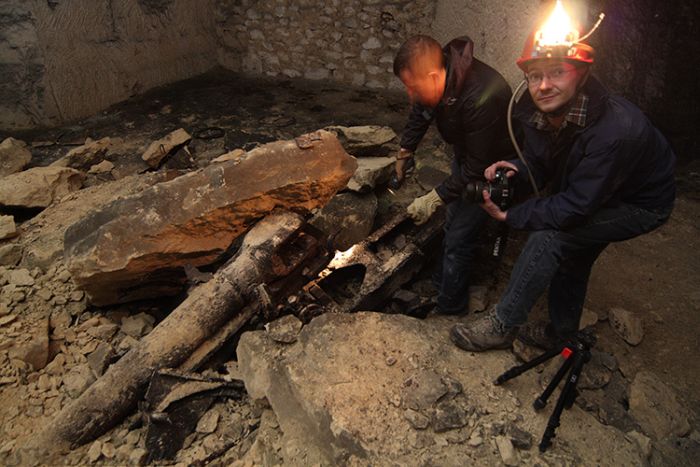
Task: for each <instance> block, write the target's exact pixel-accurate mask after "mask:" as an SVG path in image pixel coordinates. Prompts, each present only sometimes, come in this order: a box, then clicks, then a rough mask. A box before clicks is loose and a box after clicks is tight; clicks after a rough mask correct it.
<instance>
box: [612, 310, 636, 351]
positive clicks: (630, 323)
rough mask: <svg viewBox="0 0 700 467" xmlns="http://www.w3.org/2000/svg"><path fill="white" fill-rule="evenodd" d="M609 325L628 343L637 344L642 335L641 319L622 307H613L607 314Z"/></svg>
mask: <svg viewBox="0 0 700 467" xmlns="http://www.w3.org/2000/svg"><path fill="white" fill-rule="evenodd" d="M608 319H609V320H610V326H612V328H613V329H614V330H615V332H616V333H617V335H618V336H620V337H622V338H623V339H624V340H625V342H627V343H628V344H630V345H638V344H639V343H640V342H642V338H643V337H644V328H643V326H642V320H641V319H640V318H639V317H638V316H636V315H635V314H634V313H632V312H630V311H627V310H625V309H624V308H613V309H611V310H610V314H609V315H608Z"/></svg>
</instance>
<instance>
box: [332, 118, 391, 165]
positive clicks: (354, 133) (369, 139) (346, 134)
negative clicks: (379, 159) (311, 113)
mask: <svg viewBox="0 0 700 467" xmlns="http://www.w3.org/2000/svg"><path fill="white" fill-rule="evenodd" d="M326 129H327V130H329V131H332V132H333V133H335V134H336V136H338V139H339V140H340V144H342V145H343V147H344V148H345V150H346V151H347V152H348V154H352V155H353V156H357V157H360V156H386V155H389V154H390V153H392V152H394V151H398V149H399V144H398V138H397V136H396V133H394V130H392V129H391V128H389V127H386V126H378V125H365V126H350V127H347V126H331V127H327V128H326Z"/></svg>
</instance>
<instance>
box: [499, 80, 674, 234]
mask: <svg viewBox="0 0 700 467" xmlns="http://www.w3.org/2000/svg"><path fill="white" fill-rule="evenodd" d="M581 92H583V93H585V95H587V96H588V98H589V103H588V109H587V116H586V123H585V125H584V127H582V128H581V127H577V126H575V125H572V127H573V128H568V129H569V130H572V131H569V132H568V134H567V136H566V140H565V141H564V142H563V144H564V145H565V148H564V150H563V151H557V153H558V154H559V156H558V157H553V156H552V154H553V153H554V146H555V145H554V141H555V140H554V135H553V132H552V131H549V130H547V129H542V130H538V129H537V127H536V125H535V123H534V122H533V121H532V116H533V114H534V112H535V111H536V110H537V109H536V107H535V104H534V102H533V100H532V98H531V97H530V94H529V93H525V94H524V95H523V97H522V98H521V99H520V101H519V102H518V104H517V105H516V106H515V111H514V117H515V118H516V119H517V120H518V121H519V122H520V123H521V125H522V129H523V132H524V136H525V146H524V150H523V155H524V157H525V159H526V160H527V162H528V165H529V166H530V169H531V170H532V173H533V176H534V178H535V181H536V183H537V185H539V187H543V186H544V185H545V184H546V183H550V185H551V182H552V180H556V181H555V182H554V184H555V185H557V186H550V188H549V190H550V193H551V195H550V196H547V197H543V198H533V199H529V200H527V201H525V202H524V203H522V204H519V205H516V206H513V207H511V208H510V209H509V210H508V214H507V218H506V222H507V223H508V224H509V225H510V226H511V227H514V228H518V229H526V230H541V229H566V228H569V227H574V226H576V225H580V224H582V223H584V222H585V221H586V219H587V218H588V217H589V216H590V215H592V214H593V213H595V212H596V211H597V210H599V209H601V208H604V207H615V206H619V205H620V204H623V203H624V204H631V205H634V206H638V207H640V208H643V209H648V210H662V209H667V208H669V207H670V206H671V205H672V204H673V201H674V198H675V184H674V178H673V169H674V165H675V155H674V154H673V151H672V150H671V147H670V146H669V144H668V142H667V141H666V139H665V138H664V137H663V136H662V135H661V133H660V132H659V131H658V130H657V129H656V128H655V127H654V126H653V125H652V124H651V123H650V122H649V120H648V119H647V118H646V116H645V115H644V114H643V113H642V111H641V110H640V109H639V108H638V107H636V106H635V105H634V104H632V103H630V102H629V101H627V100H626V99H624V98H622V97H620V96H615V95H610V94H608V92H607V91H606V90H605V88H604V87H603V86H602V85H601V84H600V82H599V81H598V80H596V79H595V78H593V77H590V78H589V79H588V81H587V82H586V84H585V85H584V86H583V88H582V91H581ZM557 144H558V147H559V148H561V147H562V146H561V144H562V142H561V141H558V143H557ZM561 158H564V159H561ZM511 162H512V163H514V164H515V165H516V166H518V168H519V172H518V178H519V179H520V180H521V183H523V184H524V181H525V180H526V178H527V175H526V170H525V167H524V166H523V164H522V163H521V162H520V160H512V161H511ZM560 164H563V165H560ZM558 167H559V168H558ZM555 172H556V173H557V174H559V175H555Z"/></svg>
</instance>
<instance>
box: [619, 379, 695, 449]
mask: <svg viewBox="0 0 700 467" xmlns="http://www.w3.org/2000/svg"><path fill="white" fill-rule="evenodd" d="M629 407H630V409H629V410H630V415H631V416H632V418H634V419H635V420H636V421H637V423H639V425H640V426H641V427H642V429H643V430H644V433H645V434H647V435H648V436H650V437H652V438H653V439H655V440H660V439H662V438H665V437H667V436H670V435H675V436H685V435H687V434H688V433H690V430H691V426H690V424H689V423H688V418H687V416H686V413H687V411H686V410H685V409H684V408H683V406H682V405H681V404H680V403H679V402H678V398H677V396H676V394H675V392H674V391H673V390H672V389H671V388H670V387H668V385H666V384H665V383H664V382H663V381H661V380H660V379H659V378H658V377H657V376H656V375H654V374H653V373H650V372H648V371H640V372H639V373H637V375H636V376H635V377H634V381H632V384H631V385H630V390H629Z"/></svg>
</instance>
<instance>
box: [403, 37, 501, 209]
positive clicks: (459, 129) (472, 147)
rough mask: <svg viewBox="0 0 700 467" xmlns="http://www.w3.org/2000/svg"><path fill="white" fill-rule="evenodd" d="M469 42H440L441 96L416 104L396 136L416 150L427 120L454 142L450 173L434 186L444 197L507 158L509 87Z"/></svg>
mask: <svg viewBox="0 0 700 467" xmlns="http://www.w3.org/2000/svg"><path fill="white" fill-rule="evenodd" d="M473 49H474V43H473V42H472V41H471V39H469V38H468V37H466V36H462V37H458V38H456V39H453V40H452V41H450V42H449V43H448V44H447V45H446V46H445V47H444V48H443V53H444V55H445V60H446V68H447V77H446V83H445V93H444V94H443V97H442V101H441V102H440V103H439V104H438V105H437V106H436V107H435V108H429V107H425V106H423V105H421V104H415V105H414V106H413V108H412V110H411V115H410V116H409V118H408V123H407V124H406V128H405V129H404V132H403V134H402V136H401V147H402V148H406V149H410V150H411V151H415V150H416V148H417V147H418V144H419V143H420V141H421V140H422V139H423V136H424V135H425V133H426V131H427V130H428V128H429V127H430V124H431V122H433V121H435V123H436V125H437V128H438V130H439V132H440V135H441V136H442V138H443V139H444V140H445V142H447V143H449V144H451V145H452V146H453V148H454V157H455V160H456V162H457V163H456V164H453V172H452V174H451V175H450V176H449V177H448V178H447V179H446V180H444V181H443V182H442V183H441V184H440V185H439V186H438V187H437V188H436V189H435V190H436V191H437V194H438V195H439V196H440V198H441V199H442V200H443V201H444V202H446V203H449V202H450V201H453V200H455V199H457V198H459V196H460V195H461V194H462V191H463V190H464V188H465V186H466V185H467V183H469V182H470V181H474V180H484V169H486V167H488V166H489V165H491V164H493V163H494V162H496V161H498V160H502V159H505V158H510V157H512V155H513V148H512V146H511V144H510V140H509V138H508V129H507V128H508V127H507V123H506V113H507V112H506V110H507V109H508V101H509V100H510V96H511V92H510V87H509V86H508V83H507V82H506V80H505V79H504V78H503V77H502V76H501V75H500V74H499V73H498V72H497V71H496V70H494V69H493V68H491V67H490V66H488V65H486V64H485V63H483V62H481V61H479V60H477V59H476V58H474V56H473V55H472V52H473Z"/></svg>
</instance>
